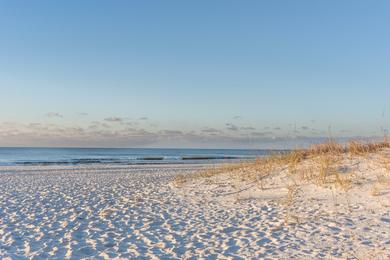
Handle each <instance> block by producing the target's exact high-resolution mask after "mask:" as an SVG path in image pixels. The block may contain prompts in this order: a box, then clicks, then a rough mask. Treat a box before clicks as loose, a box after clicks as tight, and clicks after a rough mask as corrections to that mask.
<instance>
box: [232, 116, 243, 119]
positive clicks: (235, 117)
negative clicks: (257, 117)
mask: <svg viewBox="0 0 390 260" xmlns="http://www.w3.org/2000/svg"><path fill="white" fill-rule="evenodd" d="M233 119H242V116H234V117H233Z"/></svg>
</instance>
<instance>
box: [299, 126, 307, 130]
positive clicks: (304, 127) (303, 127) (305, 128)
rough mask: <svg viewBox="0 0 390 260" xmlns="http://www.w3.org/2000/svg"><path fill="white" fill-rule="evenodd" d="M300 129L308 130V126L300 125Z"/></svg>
mask: <svg viewBox="0 0 390 260" xmlns="http://www.w3.org/2000/svg"><path fill="white" fill-rule="evenodd" d="M301 129H302V130H309V127H308V126H302V127H301Z"/></svg>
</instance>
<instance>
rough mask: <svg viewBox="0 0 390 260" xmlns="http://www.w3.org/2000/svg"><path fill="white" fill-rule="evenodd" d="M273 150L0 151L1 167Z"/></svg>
mask: <svg viewBox="0 0 390 260" xmlns="http://www.w3.org/2000/svg"><path fill="white" fill-rule="evenodd" d="M272 152H275V151H271V150H238V149H141V148H5V147H4V148H0V165H52V164H53V165H55V164H59V165H61V164H63V165H80V164H123V165H126V164H167V163H181V164H184V163H215V162H223V161H234V160H249V159H254V158H256V157H259V156H264V155H267V154H270V153H272Z"/></svg>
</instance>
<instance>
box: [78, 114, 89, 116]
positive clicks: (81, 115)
mask: <svg viewBox="0 0 390 260" xmlns="http://www.w3.org/2000/svg"><path fill="white" fill-rule="evenodd" d="M87 115H88V113H79V116H87Z"/></svg>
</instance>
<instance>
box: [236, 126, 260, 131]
mask: <svg viewBox="0 0 390 260" xmlns="http://www.w3.org/2000/svg"><path fill="white" fill-rule="evenodd" d="M240 129H241V130H245V131H254V130H256V128H254V127H252V126H243V127H240Z"/></svg>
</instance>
